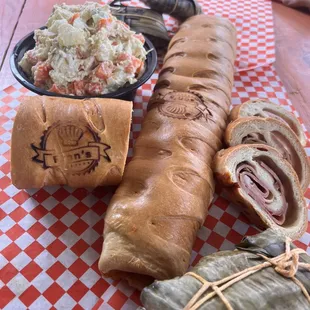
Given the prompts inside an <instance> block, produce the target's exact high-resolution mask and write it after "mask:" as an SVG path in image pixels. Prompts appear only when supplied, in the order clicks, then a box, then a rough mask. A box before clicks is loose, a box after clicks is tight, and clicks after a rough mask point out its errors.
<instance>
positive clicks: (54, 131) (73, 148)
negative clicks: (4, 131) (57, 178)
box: [31, 122, 111, 175]
mask: <svg viewBox="0 0 310 310" xmlns="http://www.w3.org/2000/svg"><path fill="white" fill-rule="evenodd" d="M31 147H32V149H33V150H34V152H35V153H36V155H35V156H33V157H32V160H33V161H35V162H37V163H40V164H43V165H42V166H43V168H44V169H48V168H56V167H57V168H60V169H61V170H62V171H64V172H66V173H68V174H72V175H80V174H86V173H89V172H91V171H93V170H94V169H95V168H96V166H97V165H98V164H99V162H100V160H101V158H103V159H105V160H106V161H108V162H111V159H110V157H109V155H108V153H107V151H108V150H109V149H110V148H111V147H110V146H109V145H107V144H105V143H102V142H101V141H100V137H99V136H98V135H97V134H96V133H95V132H94V131H93V130H92V129H91V128H90V127H89V126H83V125H80V126H76V125H73V124H70V123H61V122H58V123H56V124H53V125H52V126H50V127H49V128H48V129H47V130H46V131H45V132H44V133H43V136H42V137H41V143H40V146H35V144H33V143H32V144H31Z"/></svg>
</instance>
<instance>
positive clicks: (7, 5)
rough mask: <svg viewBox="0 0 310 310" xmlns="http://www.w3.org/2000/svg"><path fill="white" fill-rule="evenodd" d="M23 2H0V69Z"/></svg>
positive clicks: (21, 0) (20, 0)
mask: <svg viewBox="0 0 310 310" xmlns="http://www.w3.org/2000/svg"><path fill="white" fill-rule="evenodd" d="M25 1H26V0H14V1H12V0H1V2H0V69H1V66H2V64H3V62H4V58H5V55H6V52H7V48H8V46H9V44H10V41H11V39H12V36H13V33H14V30H15V27H16V25H17V22H18V18H19V15H20V13H21V11H22V7H23V5H24V2H25Z"/></svg>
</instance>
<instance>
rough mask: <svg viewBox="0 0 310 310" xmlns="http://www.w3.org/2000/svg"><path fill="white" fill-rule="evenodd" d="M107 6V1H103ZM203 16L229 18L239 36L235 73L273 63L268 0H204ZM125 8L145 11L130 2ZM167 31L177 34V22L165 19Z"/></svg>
mask: <svg viewBox="0 0 310 310" xmlns="http://www.w3.org/2000/svg"><path fill="white" fill-rule="evenodd" d="M103 2H104V3H106V2H107V1H103ZM199 3H200V5H201V6H202V9H203V12H204V13H205V14H209V15H217V16H222V17H226V18H229V19H230V20H231V21H232V22H233V23H234V25H235V27H236V29H237V33H238V43H239V48H238V53H237V60H236V63H235V66H236V70H237V71H244V70H249V69H254V68H257V67H259V66H263V65H266V64H271V63H273V62H274V61H275V45H274V29H273V16H272V8H271V1H270V0H204V1H199ZM126 5H132V6H139V7H146V6H145V5H144V4H143V3H142V2H140V1H137V0H132V1H128V2H126ZM164 20H165V24H166V28H167V29H168V31H169V32H171V33H173V32H176V31H177V29H178V23H177V21H176V20H175V19H174V18H172V17H170V16H169V15H164Z"/></svg>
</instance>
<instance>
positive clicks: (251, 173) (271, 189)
mask: <svg viewBox="0 0 310 310" xmlns="http://www.w3.org/2000/svg"><path fill="white" fill-rule="evenodd" d="M258 164H259V165H260V166H261V167H262V168H263V169H264V170H265V171H266V172H267V173H268V174H269V175H270V178H272V180H273V184H268V183H267V182H265V181H264V180H262V179H260V178H259V176H257V175H256V174H257V173H256V171H255V168H254V167H253V166H251V165H250V164H248V163H241V164H240V165H239V167H238V169H237V172H236V173H237V174H238V181H239V184H240V186H241V188H242V189H243V190H244V191H245V192H246V193H247V194H248V195H249V196H250V197H252V198H253V199H254V200H255V201H256V202H257V203H258V204H259V205H260V207H261V208H262V209H264V210H265V211H266V212H267V213H268V214H269V215H270V216H271V217H272V219H273V220H274V222H275V223H276V224H278V225H283V223H284V222H285V217H286V211H287V207H288V203H287V201H286V199H285V190H284V187H283V184H282V182H281V180H280V179H279V177H278V176H277V175H276V174H275V172H274V171H272V169H270V167H268V166H267V165H266V164H265V163H264V162H262V161H261V162H258ZM275 199H279V201H280V208H278V209H275V210H274V209H273V208H272V203H273V201H274V200H275Z"/></svg>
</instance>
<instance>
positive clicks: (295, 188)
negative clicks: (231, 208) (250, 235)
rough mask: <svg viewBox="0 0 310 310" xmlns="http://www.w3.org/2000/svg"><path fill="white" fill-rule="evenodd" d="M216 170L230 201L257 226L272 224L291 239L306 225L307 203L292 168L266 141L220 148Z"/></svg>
mask: <svg viewBox="0 0 310 310" xmlns="http://www.w3.org/2000/svg"><path fill="white" fill-rule="evenodd" d="M214 173H215V175H216V177H217V179H218V181H219V183H220V184H221V185H223V186H224V187H227V193H228V194H229V196H230V199H231V201H233V202H234V203H236V204H238V205H241V206H242V207H244V210H243V211H244V214H245V215H246V216H247V217H248V218H249V219H250V221H251V222H252V223H253V224H256V225H257V226H258V227H263V228H266V227H271V228H273V229H274V230H278V231H280V232H281V233H282V234H285V235H286V236H289V237H290V238H292V239H298V238H299V237H301V236H302V235H303V233H304V232H305V230H306V228H307V223H308V220H307V205H306V202H305V199H304V197H303V191H302V189H301V187H300V183H299V180H298V177H297V175H296V172H295V171H294V169H293V167H292V166H291V165H290V164H289V163H288V162H287V161H286V160H285V159H283V158H282V157H281V155H280V153H279V152H278V151H277V150H276V149H274V148H272V147H270V146H267V145H264V144H251V145H250V144H241V145H237V146H233V147H230V148H228V149H225V150H221V151H219V152H218V153H217V154H216V156H215V158H214Z"/></svg>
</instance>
